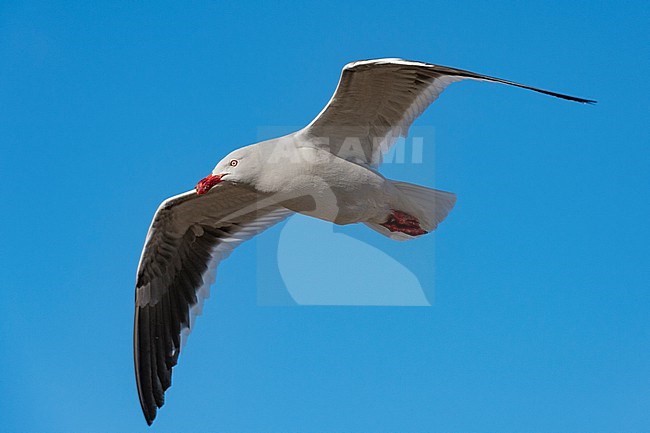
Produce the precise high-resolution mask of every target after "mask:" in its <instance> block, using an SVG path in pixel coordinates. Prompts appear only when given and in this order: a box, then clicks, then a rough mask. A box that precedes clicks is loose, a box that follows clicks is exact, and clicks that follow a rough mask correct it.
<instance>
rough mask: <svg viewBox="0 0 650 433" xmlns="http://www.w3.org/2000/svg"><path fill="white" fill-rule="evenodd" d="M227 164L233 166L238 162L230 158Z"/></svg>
mask: <svg viewBox="0 0 650 433" xmlns="http://www.w3.org/2000/svg"><path fill="white" fill-rule="evenodd" d="M229 164H230V166H231V167H235V166H236V165H237V164H239V161H237V160H236V159H231V160H230V162H229Z"/></svg>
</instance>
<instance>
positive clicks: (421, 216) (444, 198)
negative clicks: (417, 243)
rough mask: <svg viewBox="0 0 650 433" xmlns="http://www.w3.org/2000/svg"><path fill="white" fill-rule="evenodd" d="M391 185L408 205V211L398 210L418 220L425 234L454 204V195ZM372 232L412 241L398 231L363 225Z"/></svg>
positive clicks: (437, 190) (443, 217) (425, 188)
mask: <svg viewBox="0 0 650 433" xmlns="http://www.w3.org/2000/svg"><path fill="white" fill-rule="evenodd" d="M392 182H393V185H394V186H395V187H396V188H397V189H398V190H399V191H400V192H401V193H402V194H403V195H404V196H405V197H406V200H404V202H406V203H408V204H410V208H409V209H398V210H400V211H402V212H406V213H408V214H410V215H413V216H415V217H416V218H418V220H419V222H420V226H421V227H422V228H423V229H424V230H426V231H427V232H432V231H433V230H435V229H436V227H438V224H440V223H441V222H442V220H444V219H445V218H446V217H447V215H448V214H449V212H450V211H451V209H452V208H453V207H454V205H455V204H456V194H454V193H451V192H447V191H441V190H439V189H433V188H427V187H424V186H420V185H414V184H412V183H406V182H397V181H392ZM365 224H366V225H367V226H368V227H370V228H371V229H373V230H374V231H376V232H378V233H381V234H382V235H384V236H386V237H389V238H391V239H395V240H400V241H404V240H409V239H414V238H415V236H410V235H408V234H406V233H402V232H399V231H390V230H388V229H387V228H386V227H384V226H382V225H381V224H375V223H365Z"/></svg>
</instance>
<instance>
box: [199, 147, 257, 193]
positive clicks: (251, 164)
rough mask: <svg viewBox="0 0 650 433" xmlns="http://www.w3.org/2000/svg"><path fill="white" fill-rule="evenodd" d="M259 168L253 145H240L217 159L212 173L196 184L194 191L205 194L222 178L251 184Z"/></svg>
mask: <svg viewBox="0 0 650 433" xmlns="http://www.w3.org/2000/svg"><path fill="white" fill-rule="evenodd" d="M260 169H261V167H260V163H259V155H258V152H256V151H255V148H254V147H253V146H246V147H242V148H241V149H237V150H235V151H233V152H230V153H229V154H228V155H227V156H226V157H225V158H223V159H222V160H221V161H219V163H218V164H217V165H216V166H215V167H214V170H212V174H210V175H209V176H207V177H205V178H203V179H201V180H200V181H199V183H197V184H196V193H197V194H205V193H207V192H208V191H210V189H212V187H213V186H215V185H217V184H218V183H220V182H222V181H223V180H227V181H228V182H234V183H244V184H249V185H253V184H254V183H255V180H256V179H257V177H258V173H259V170H260Z"/></svg>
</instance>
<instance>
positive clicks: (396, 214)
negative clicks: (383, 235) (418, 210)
mask: <svg viewBox="0 0 650 433" xmlns="http://www.w3.org/2000/svg"><path fill="white" fill-rule="evenodd" d="M382 226H384V227H386V228H387V229H388V230H390V231H391V232H400V233H406V234H407V235H409V236H420V235H424V234H427V233H428V232H427V231H426V230H424V229H423V228H422V227H420V221H418V219H417V218H415V217H414V216H412V215H409V214H407V213H405V212H402V211H399V210H394V209H393V210H392V211H391V214H390V215H389V216H388V220H387V221H386V222H385V223H383V224H382Z"/></svg>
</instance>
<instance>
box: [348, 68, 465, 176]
mask: <svg viewBox="0 0 650 433" xmlns="http://www.w3.org/2000/svg"><path fill="white" fill-rule="evenodd" d="M386 60H399V59H386ZM356 63H357V64H358V63H363V62H356ZM385 63H403V64H408V65H414V64H421V63H417V62H407V61H401V62H397V61H395V62H393V61H391V62H385ZM464 79H466V78H465V77H455V76H450V75H443V76H442V77H440V78H436V79H435V80H433V82H432V83H431V84H430V85H428V86H427V87H426V88H425V89H424V90H423V91H422V92H420V94H419V95H418V96H417V98H416V99H415V100H414V101H413V102H412V103H411V105H409V106H408V107H407V108H406V110H404V114H403V116H402V120H401V121H400V122H398V123H397V125H395V126H394V127H392V128H391V129H390V130H389V131H388V132H387V133H386V135H385V136H384V137H381V141H380V142H379V143H373V145H374V147H373V155H372V161H371V166H372V167H373V168H377V167H379V165H381V162H382V159H383V155H384V154H385V153H387V152H388V151H389V150H390V148H391V147H392V146H393V145H394V144H395V142H396V141H397V139H398V138H399V137H404V138H406V136H408V132H409V127H410V126H411V124H412V123H413V121H414V120H415V119H416V118H417V117H418V116H420V115H421V114H422V113H423V112H424V110H426V109H427V107H428V106H429V105H431V103H432V102H433V101H435V100H436V99H437V98H438V96H440V94H441V93H442V92H443V91H444V90H445V89H446V88H447V86H449V85H450V84H452V83H455V82H458V81H462V80H464Z"/></svg>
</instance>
